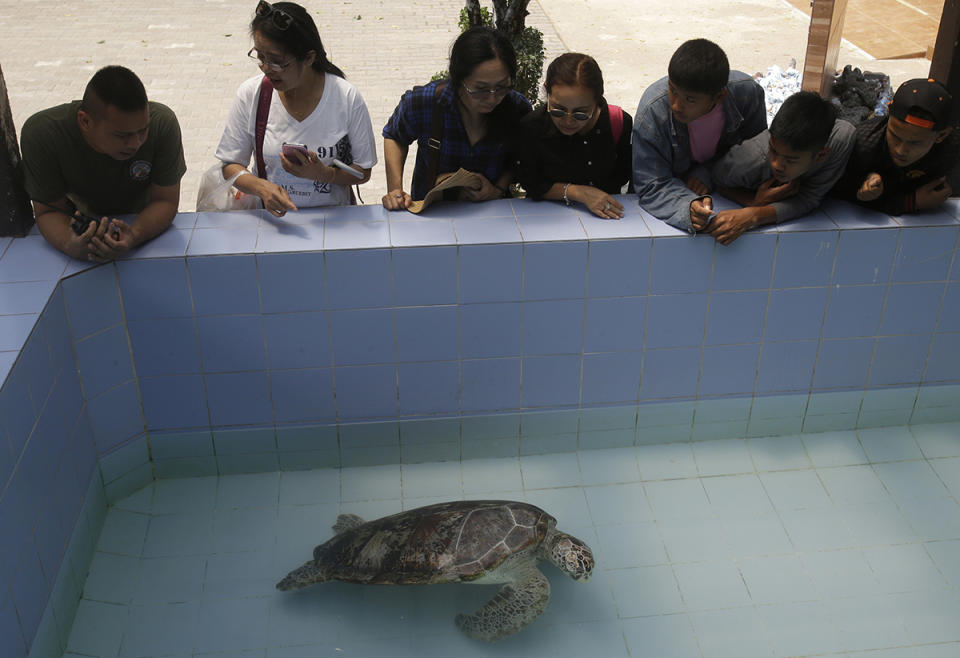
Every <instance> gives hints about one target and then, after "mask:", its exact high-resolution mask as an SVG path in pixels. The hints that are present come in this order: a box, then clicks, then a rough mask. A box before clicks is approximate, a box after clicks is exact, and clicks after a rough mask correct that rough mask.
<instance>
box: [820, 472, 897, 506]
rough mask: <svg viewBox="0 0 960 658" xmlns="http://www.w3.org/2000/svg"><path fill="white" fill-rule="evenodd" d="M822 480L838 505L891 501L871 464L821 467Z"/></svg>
mask: <svg viewBox="0 0 960 658" xmlns="http://www.w3.org/2000/svg"><path fill="white" fill-rule="evenodd" d="M818 472H819V474H820V480H821V481H822V482H823V484H824V486H825V487H826V488H827V493H828V494H830V500H832V501H833V502H834V503H835V504H837V505H854V504H857V503H877V502H883V501H890V500H891V498H890V494H888V493H887V490H886V489H885V488H884V486H883V483H882V482H881V481H880V478H878V477H877V474H876V473H875V472H874V470H873V469H872V468H870V467H869V466H841V467H838V468H821V469H819V471H818Z"/></svg>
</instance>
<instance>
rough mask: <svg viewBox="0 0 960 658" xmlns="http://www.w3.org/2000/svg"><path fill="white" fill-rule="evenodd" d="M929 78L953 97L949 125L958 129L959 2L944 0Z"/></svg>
mask: <svg viewBox="0 0 960 658" xmlns="http://www.w3.org/2000/svg"><path fill="white" fill-rule="evenodd" d="M930 77H931V78H933V79H934V80H937V81H938V82H942V83H943V84H945V85H946V86H947V89H949V90H950V93H951V94H952V95H953V108H952V112H951V117H950V118H951V125H953V126H954V129H955V130H956V129H960V0H944V3H943V14H942V15H941V16H940V29H939V31H938V32H937V44H936V45H935V46H934V48H933V58H932V59H931V61H930Z"/></svg>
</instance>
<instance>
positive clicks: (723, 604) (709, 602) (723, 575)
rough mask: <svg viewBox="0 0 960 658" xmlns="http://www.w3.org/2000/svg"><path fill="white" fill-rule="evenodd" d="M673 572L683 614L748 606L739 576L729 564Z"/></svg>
mask: <svg viewBox="0 0 960 658" xmlns="http://www.w3.org/2000/svg"><path fill="white" fill-rule="evenodd" d="M673 571H674V573H676V575H677V582H679V583H680V593H681V594H682V595H683V601H684V603H685V604H686V606H687V610H688V611H690V612H694V611H697V610H721V609H723V608H736V607H738V606H743V605H748V604H749V603H750V594H749V593H748V592H747V589H746V587H745V586H744V584H743V576H742V575H741V574H740V571H739V569H737V565H736V564H735V563H734V562H733V561H732V560H718V561H714V562H698V563H695V564H675V565H673Z"/></svg>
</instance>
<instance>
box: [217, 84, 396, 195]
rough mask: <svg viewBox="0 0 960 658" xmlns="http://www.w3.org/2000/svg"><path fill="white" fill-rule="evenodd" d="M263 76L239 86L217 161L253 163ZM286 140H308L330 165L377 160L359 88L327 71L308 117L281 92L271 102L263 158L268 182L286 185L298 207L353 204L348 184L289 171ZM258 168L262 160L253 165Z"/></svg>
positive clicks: (368, 163)
mask: <svg viewBox="0 0 960 658" xmlns="http://www.w3.org/2000/svg"><path fill="white" fill-rule="evenodd" d="M262 79H263V76H262V75H257V76H254V77H252V78H250V79H249V80H247V81H245V82H244V83H243V84H241V85H240V87H239V88H238V89H237V97H236V98H235V99H234V100H233V106H232V107H231V108H230V114H229V115H227V125H226V127H225V128H224V129H223V136H222V137H221V138H220V144H219V145H218V146H217V159H218V160H220V161H221V162H224V163H236V164H240V165H243V166H244V167H247V166H249V165H250V161H251V160H256V158H255V157H254V155H253V149H254V138H255V132H256V124H257V103H258V101H259V97H260V83H261V80H262ZM284 142H290V143H293V144H305V145H306V146H307V148H308V149H310V150H311V151H314V152H316V153H317V155H318V156H319V158H320V160H321V162H323V163H324V164H327V165H329V164H330V163H331V162H333V159H334V158H336V159H338V160H340V161H341V162H345V163H346V164H355V165H357V166H359V167H363V168H364V169H368V168H370V167H373V165H375V164H376V163H377V150H376V145H375V143H374V140H373V126H372V124H371V123H370V113H369V112H368V111H367V105H366V103H364V102H363V97H362V96H361V95H360V92H358V91H357V89H356V87H354V86H353V85H352V84H350V83H349V82H347V81H346V80H344V79H343V78H340V77H337V76H335V75H331V74H330V73H327V74H326V77H325V78H324V87H323V96H322V97H321V98H320V102H319V103H317V106H316V107H315V108H314V110H313V112H311V113H310V116H308V117H307V118H306V119H304V120H303V121H297V120H296V119H294V118H293V117H292V116H290V114H289V113H288V112H287V110H286V108H284V107H283V103H282V102H280V97H279V96H278V95H277V92H276V90H274V91H273V98H272V99H271V100H270V114H269V116H268V117H267V131H266V134H265V136H264V138H263V161H264V164H265V165H266V167H267V176H266V177H267V180H269V181H271V182H273V183H276V184H277V185H280V186H281V187H283V188H284V189H285V190H286V191H287V194H289V195H290V199H291V200H292V201H293V203H294V204H296V205H297V207H305V208H306V207H311V206H338V205H346V204H349V203H350V189H349V187H347V186H344V185H332V184H327V183H319V182H316V181H312V180H308V179H306V178H298V177H296V176H294V175H293V174H291V173H288V172H287V171H286V170H285V169H284V168H283V165H281V163H280V148H281V146H282V145H283V143H284ZM253 171H254V173H255V174H257V175H260V172H258V171H256V162H254V163H253Z"/></svg>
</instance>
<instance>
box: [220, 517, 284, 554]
mask: <svg viewBox="0 0 960 658" xmlns="http://www.w3.org/2000/svg"><path fill="white" fill-rule="evenodd" d="M276 528H277V508H276V506H274V507H247V508H242V509H228V510H217V512H216V514H214V517H213V536H212V538H211V543H210V548H211V552H212V553H239V552H243V551H266V550H269V549H270V548H271V547H273V545H274V542H275V537H276Z"/></svg>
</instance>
